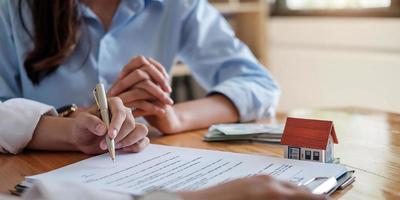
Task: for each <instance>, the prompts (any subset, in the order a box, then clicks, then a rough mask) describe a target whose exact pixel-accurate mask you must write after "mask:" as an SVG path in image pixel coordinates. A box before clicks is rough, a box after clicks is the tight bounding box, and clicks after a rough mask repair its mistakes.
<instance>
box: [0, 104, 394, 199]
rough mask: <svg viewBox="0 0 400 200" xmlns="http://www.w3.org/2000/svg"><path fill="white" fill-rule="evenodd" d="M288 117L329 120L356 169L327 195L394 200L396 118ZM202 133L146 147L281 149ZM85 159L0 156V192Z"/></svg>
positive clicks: (336, 113)
mask: <svg viewBox="0 0 400 200" xmlns="http://www.w3.org/2000/svg"><path fill="white" fill-rule="evenodd" d="M288 115H289V116H292V117H305V118H314V119H328V120H333V121H334V125H335V129H336V132H337V135H338V139H339V144H338V145H336V146H335V156H336V157H339V158H340V160H341V163H342V164H344V165H346V166H347V167H348V168H349V169H354V170H356V173H355V176H356V182H354V183H353V185H351V186H350V187H348V188H347V189H345V190H342V191H338V192H336V193H335V194H334V195H333V196H332V197H333V198H334V199H400V114H394V113H387V112H380V111H374V110H367V109H356V108H343V109H321V110H316V109H314V110H297V111H293V112H291V113H289V114H288ZM286 116H287V115H285V114H280V115H278V116H277V118H276V119H274V121H276V122H284V120H285V118H286ZM269 121H271V120H269ZM269 121H264V122H263V123H269ZM205 133H206V130H198V131H190V132H187V133H181V134H176V135H171V136H162V137H152V138H151V142H152V143H154V144H164V145H171V146H180V147H192V148H202V149H211V150H221V151H232V152H240V153H249V154H262V155H268V156H277V157H282V155H283V148H282V146H280V145H278V144H265V143H249V142H244V143H222V142H214V143H206V142H203V141H202V138H203V135H204V134H205ZM88 157H89V156H88V155H84V154H81V153H75V152H43V151H26V152H24V153H22V154H19V155H0V193H8V190H9V189H11V188H13V186H14V185H15V184H17V183H19V182H20V181H22V180H23V179H24V177H25V176H28V175H34V174H38V173H43V172H47V171H50V170H53V169H56V168H59V167H62V166H65V165H67V164H71V163H74V162H77V161H79V160H82V159H85V158H88Z"/></svg>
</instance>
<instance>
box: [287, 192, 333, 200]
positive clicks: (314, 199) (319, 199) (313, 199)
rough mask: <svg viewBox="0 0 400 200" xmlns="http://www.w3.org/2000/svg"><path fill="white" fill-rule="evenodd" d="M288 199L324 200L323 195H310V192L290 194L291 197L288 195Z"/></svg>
mask: <svg viewBox="0 0 400 200" xmlns="http://www.w3.org/2000/svg"><path fill="white" fill-rule="evenodd" d="M289 197H290V198H289V199H293V200H306V199H307V200H323V199H326V196H325V195H315V194H312V193H311V192H304V191H298V192H294V193H292V195H289Z"/></svg>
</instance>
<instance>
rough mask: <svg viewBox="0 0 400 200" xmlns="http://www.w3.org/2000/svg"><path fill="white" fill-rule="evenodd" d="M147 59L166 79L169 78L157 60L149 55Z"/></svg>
mask: <svg viewBox="0 0 400 200" xmlns="http://www.w3.org/2000/svg"><path fill="white" fill-rule="evenodd" d="M148 60H149V62H150V63H151V64H153V65H154V66H155V67H156V68H157V69H158V70H159V71H160V72H161V73H162V74H163V75H164V77H165V78H166V79H168V80H169V75H168V73H167V71H165V67H164V66H163V65H162V64H161V63H159V62H158V61H157V60H155V59H153V58H151V57H150V58H149V59H148Z"/></svg>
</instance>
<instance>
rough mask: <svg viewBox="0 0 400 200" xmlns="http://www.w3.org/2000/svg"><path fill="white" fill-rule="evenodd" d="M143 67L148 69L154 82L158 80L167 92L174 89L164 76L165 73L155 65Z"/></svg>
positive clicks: (145, 69)
mask: <svg viewBox="0 0 400 200" xmlns="http://www.w3.org/2000/svg"><path fill="white" fill-rule="evenodd" d="M141 69H143V70H144V71H146V72H147V73H148V74H149V75H150V77H151V79H152V80H154V82H156V83H157V84H158V85H160V86H161V88H162V89H163V90H164V91H165V92H171V91H172V89H171V87H170V86H169V82H168V80H167V79H166V78H164V76H163V74H162V73H161V72H160V71H159V70H158V69H157V68H156V67H155V66H154V65H152V64H150V65H144V66H143V67H141Z"/></svg>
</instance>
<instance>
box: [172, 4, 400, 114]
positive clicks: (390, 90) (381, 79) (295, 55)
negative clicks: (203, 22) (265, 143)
mask: <svg viewBox="0 0 400 200" xmlns="http://www.w3.org/2000/svg"><path fill="white" fill-rule="evenodd" d="M210 2H211V3H212V4H213V5H214V6H215V7H216V8H217V9H218V10H220V11H221V13H222V14H223V15H224V16H225V17H226V18H227V19H228V21H229V22H230V24H231V25H232V27H233V28H234V30H235V32H236V34H237V36H238V37H239V38H240V39H241V40H242V41H244V42H245V43H246V44H247V45H249V47H250V48H251V50H252V51H253V53H254V54H255V55H256V56H257V58H258V59H259V60H260V62H262V63H263V64H264V65H265V66H266V68H267V69H268V70H269V71H270V72H271V73H272V74H273V76H274V77H275V78H276V79H277V81H278V82H279V84H280V87H281V89H282V96H281V100H280V104H279V107H278V111H281V112H287V111H290V110H293V109H300V108H332V107H364V108H372V109H378V110H383V111H391V112H399V113H400V90H399V86H400V78H399V76H400V0H211V1H210ZM173 75H174V78H173V87H174V90H175V92H174V93H173V95H172V96H173V98H174V99H175V100H176V101H177V102H180V101H185V100H188V99H195V98H199V97H202V96H204V94H205V93H204V91H203V90H202V89H201V88H200V87H199V86H198V85H197V84H196V82H195V80H193V79H192V77H191V76H190V72H189V70H187V68H186V67H185V65H184V64H180V63H178V64H177V65H176V66H174V68H173Z"/></svg>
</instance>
